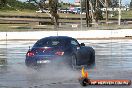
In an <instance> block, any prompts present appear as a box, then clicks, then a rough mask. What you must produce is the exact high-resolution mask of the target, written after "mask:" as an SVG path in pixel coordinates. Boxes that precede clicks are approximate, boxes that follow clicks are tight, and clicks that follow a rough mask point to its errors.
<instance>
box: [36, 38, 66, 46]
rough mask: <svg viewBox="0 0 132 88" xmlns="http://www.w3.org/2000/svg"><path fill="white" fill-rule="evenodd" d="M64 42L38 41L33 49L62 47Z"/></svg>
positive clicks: (54, 40)
mask: <svg viewBox="0 0 132 88" xmlns="http://www.w3.org/2000/svg"><path fill="white" fill-rule="evenodd" d="M64 45H65V42H64V41H63V40H58V39H43V40H39V41H38V42H37V43H36V44H35V45H34V47H44V46H48V47H52V46H64Z"/></svg>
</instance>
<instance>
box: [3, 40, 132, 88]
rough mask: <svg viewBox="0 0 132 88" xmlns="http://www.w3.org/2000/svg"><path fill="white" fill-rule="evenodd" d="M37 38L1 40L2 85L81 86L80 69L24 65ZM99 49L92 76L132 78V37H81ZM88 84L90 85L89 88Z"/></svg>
mask: <svg viewBox="0 0 132 88" xmlns="http://www.w3.org/2000/svg"><path fill="white" fill-rule="evenodd" d="M34 42H35V41H7V44H6V41H0V88H82V87H81V86H80V85H79V83H78V77H79V76H80V71H75V70H73V69H70V68H68V67H61V68H59V69H58V67H56V66H50V67H45V68H42V69H40V70H33V69H31V68H27V67H26V66H25V63H24V60H25V54H26V52H27V50H28V47H29V46H32V45H33V44H34ZM79 42H85V44H86V45H87V46H92V47H93V48H94V49H95V51H96V66H95V67H94V68H89V69H88V72H89V77H90V78H91V79H130V80H132V74H131V73H132V52H131V51H132V47H131V46H132V40H80V41H79ZM89 87H90V88H131V86H122V87H121V86H89ZM89 87H88V88H89Z"/></svg>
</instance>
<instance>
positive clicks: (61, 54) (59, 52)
mask: <svg viewBox="0 0 132 88" xmlns="http://www.w3.org/2000/svg"><path fill="white" fill-rule="evenodd" d="M55 54H56V55H58V56H63V55H64V52H61V51H58V52H56V53H55Z"/></svg>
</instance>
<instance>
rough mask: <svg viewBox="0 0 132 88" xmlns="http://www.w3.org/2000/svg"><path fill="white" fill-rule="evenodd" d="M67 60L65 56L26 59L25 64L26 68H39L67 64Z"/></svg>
mask: <svg viewBox="0 0 132 88" xmlns="http://www.w3.org/2000/svg"><path fill="white" fill-rule="evenodd" d="M68 63H69V60H68V58H66V57H65V56H56V57H54V56H49V57H46V58H45V57H43V58H42V57H26V60H25V64H26V65H27V66H40V65H49V64H52V65H53V64H55V65H57V64H59V65H60V64H61V65H63V64H68Z"/></svg>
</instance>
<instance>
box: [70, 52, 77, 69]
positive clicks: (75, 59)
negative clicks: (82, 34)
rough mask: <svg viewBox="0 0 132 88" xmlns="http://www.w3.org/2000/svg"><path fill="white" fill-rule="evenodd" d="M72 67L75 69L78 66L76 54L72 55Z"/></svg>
mask: <svg viewBox="0 0 132 88" xmlns="http://www.w3.org/2000/svg"><path fill="white" fill-rule="evenodd" d="M71 58H72V68H73V69H75V68H76V66H77V58H76V56H75V55H72V57H71Z"/></svg>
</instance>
